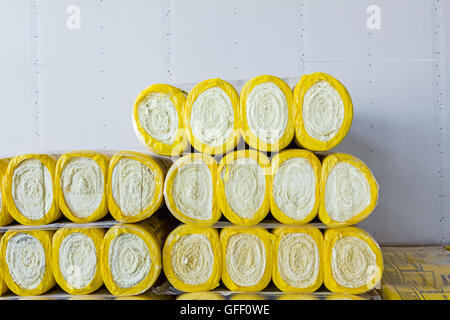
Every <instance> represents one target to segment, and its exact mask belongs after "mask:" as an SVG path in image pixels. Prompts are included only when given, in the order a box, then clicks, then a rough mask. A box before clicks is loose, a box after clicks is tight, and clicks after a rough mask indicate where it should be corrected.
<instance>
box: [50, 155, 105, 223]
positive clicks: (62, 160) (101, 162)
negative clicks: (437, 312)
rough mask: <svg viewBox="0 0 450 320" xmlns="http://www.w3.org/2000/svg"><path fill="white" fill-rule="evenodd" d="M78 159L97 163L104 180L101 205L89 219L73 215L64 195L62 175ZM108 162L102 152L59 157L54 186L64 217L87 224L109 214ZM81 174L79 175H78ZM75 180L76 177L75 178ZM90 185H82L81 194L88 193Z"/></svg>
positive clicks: (84, 180) (81, 177)
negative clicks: (66, 167) (107, 191)
mask: <svg viewBox="0 0 450 320" xmlns="http://www.w3.org/2000/svg"><path fill="white" fill-rule="evenodd" d="M76 158H89V159H92V160H93V161H95V163H96V164H97V165H98V166H99V167H100V170H101V171H102V178H103V197H102V199H101V202H100V204H99V205H98V207H97V208H96V209H95V210H94V211H93V212H92V213H91V214H90V215H89V216H87V217H79V216H77V215H76V214H75V213H73V212H72V211H71V209H70V207H69V206H68V204H67V202H66V199H65V196H64V193H63V186H62V185H61V175H62V172H63V170H64V168H65V166H66V165H67V164H69V163H70V161H71V160H73V159H76ZM108 162H109V159H108V157H107V156H106V155H104V154H101V153H100V152H95V151H73V152H68V153H65V154H63V155H61V157H59V159H58V162H57V163H56V172H55V179H54V186H55V196H56V201H57V203H58V205H59V207H60V209H61V211H62V213H63V214H64V216H66V217H67V219H69V220H71V221H73V222H76V223H87V222H94V221H97V220H100V219H101V218H103V217H104V216H105V215H106V214H107V213H108V203H107V198H106V185H107V181H108ZM78 174H79V173H78ZM73 179H75V175H74V178H73ZM79 179H83V180H82V181H83V182H86V181H88V180H86V179H84V177H83V176H80V177H79ZM88 183H89V181H88ZM89 187H90V186H89V185H87V186H86V185H82V188H83V190H80V192H82V193H83V192H86V191H88V190H86V189H89Z"/></svg>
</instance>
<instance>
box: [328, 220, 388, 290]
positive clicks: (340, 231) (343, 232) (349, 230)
mask: <svg viewBox="0 0 450 320" xmlns="http://www.w3.org/2000/svg"><path fill="white" fill-rule="evenodd" d="M353 237H355V238H358V239H360V240H362V241H363V242H364V243H365V244H366V245H367V246H368V248H369V249H370V251H371V252H372V254H373V255H375V266H373V267H372V266H369V265H368V262H367V261H363V260H362V259H364V258H363V257H366V256H365V255H364V252H362V250H361V249H360V248H355V247H353V248H350V249H349V250H348V251H347V252H346V255H345V263H346V265H343V266H341V267H342V268H344V270H345V271H347V273H348V274H347V275H346V277H347V278H351V277H355V276H364V275H363V274H364V273H365V275H367V278H366V280H367V282H366V283H365V284H363V285H361V286H359V287H354V286H352V287H350V286H344V285H341V284H339V283H338V282H337V281H336V279H335V275H334V272H333V271H332V264H333V262H334V261H333V260H334V259H335V257H334V248H335V245H336V243H337V241H338V240H341V239H344V238H353ZM324 240H325V241H324V258H323V262H324V284H325V286H326V287H327V288H328V290H330V291H332V292H335V293H349V294H361V293H364V292H367V291H369V290H371V289H373V288H374V287H375V286H376V285H377V284H378V283H379V282H380V280H381V277H382V274H383V256H382V253H381V249H380V247H379V245H378V243H377V242H376V241H375V240H374V239H373V238H372V236H370V234H368V233H367V232H366V231H364V230H361V229H359V228H356V227H341V228H332V229H327V230H325V235H324ZM366 258H367V257H366ZM358 266H360V267H363V268H364V267H365V269H364V270H362V271H360V270H356V268H357V267H358ZM366 272H367V273H366ZM352 280H353V279H352Z"/></svg>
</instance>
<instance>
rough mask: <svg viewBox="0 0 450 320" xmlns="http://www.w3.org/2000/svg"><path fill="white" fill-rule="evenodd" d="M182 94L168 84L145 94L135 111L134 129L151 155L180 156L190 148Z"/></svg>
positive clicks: (140, 97) (135, 105) (136, 103)
mask: <svg viewBox="0 0 450 320" xmlns="http://www.w3.org/2000/svg"><path fill="white" fill-rule="evenodd" d="M185 103H186V97H185V94H184V92H183V91H181V90H180V89H178V88H175V87H172V86H170V85H167V84H154V85H152V86H150V87H148V88H146V89H145V90H143V91H142V92H141V93H140V94H139V96H138V97H137V99H136V101H135V103H134V107H133V127H134V130H135V132H136V135H137V137H138V139H139V140H140V141H141V142H142V143H143V144H144V145H145V146H146V147H147V148H148V149H149V150H150V151H152V152H154V153H157V154H160V155H164V156H177V155H180V154H181V153H183V151H184V150H185V149H186V147H187V144H188V143H187V139H186V133H185V130H184V123H183V113H184V106H185Z"/></svg>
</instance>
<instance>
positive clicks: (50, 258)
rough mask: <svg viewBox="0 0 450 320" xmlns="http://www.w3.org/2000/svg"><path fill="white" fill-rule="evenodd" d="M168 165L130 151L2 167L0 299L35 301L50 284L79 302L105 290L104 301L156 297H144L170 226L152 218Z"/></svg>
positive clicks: (1, 163)
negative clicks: (9, 294) (6, 296)
mask: <svg viewBox="0 0 450 320" xmlns="http://www.w3.org/2000/svg"><path fill="white" fill-rule="evenodd" d="M170 164H171V162H169V161H168V160H167V159H162V158H158V157H152V156H149V155H147V154H142V153H136V152H130V151H121V152H118V153H116V154H114V155H111V156H108V155H106V154H103V153H100V152H94V151H73V152H68V153H65V154H62V155H60V156H53V155H45V154H28V155H20V156H17V157H14V158H12V159H5V160H0V179H1V181H2V184H1V198H0V201H1V212H0V224H1V225H2V226H3V227H2V228H1V229H2V231H3V233H2V234H1V241H0V254H1V256H0V259H1V273H0V275H1V279H0V285H1V286H0V289H1V290H0V291H1V293H2V294H3V293H5V292H6V291H7V290H8V289H9V290H10V291H11V292H12V293H14V294H17V295H20V296H39V295H43V294H44V293H46V292H48V291H49V290H50V289H52V288H53V287H55V286H56V284H58V286H59V287H60V288H61V289H62V290H63V291H65V293H66V294H69V295H73V296H85V295H88V294H91V293H93V292H96V291H98V290H100V291H101V290H103V291H101V292H105V291H106V290H104V289H101V288H102V286H103V285H105V287H106V289H107V290H108V291H109V293H110V294H111V295H112V296H135V297H137V298H140V299H153V298H157V297H155V296H154V295H152V294H149V293H151V292H149V291H148V290H149V289H150V288H151V287H152V286H153V285H154V284H155V282H156V281H157V279H158V278H159V275H160V274H161V272H162V259H161V250H162V246H163V244H164V241H165V239H166V237H167V235H168V233H169V232H170V231H171V230H172V229H173V226H172V225H171V223H170V219H166V218H165V217H162V216H161V215H160V214H155V213H156V211H157V210H158V209H159V208H160V206H161V205H162V203H163V202H164V201H163V186H164V176H165V173H166V172H167V169H168V167H169V166H170ZM108 213H109V214H110V218H109V219H108V216H107V215H108ZM62 215H64V216H65V218H66V219H64V218H63V217H62ZM169 215H170V214H169ZM111 217H112V218H113V219H111ZM14 220H15V221H16V222H17V223H19V224H20V225H19V226H17V225H13V226H9V224H10V223H12V222H13V221H14ZM67 220H70V222H69V223H68V222H67ZM21 225H23V226H29V227H22V226H21ZM55 290H56V293H57V295H58V296H60V297H61V298H63V297H65V295H64V294H63V295H60V293H58V292H59V291H58V290H57V289H55ZM144 293H146V294H144ZM142 294H144V295H142ZM97 296H98V295H97ZM101 296H104V297H107V296H105V294H101Z"/></svg>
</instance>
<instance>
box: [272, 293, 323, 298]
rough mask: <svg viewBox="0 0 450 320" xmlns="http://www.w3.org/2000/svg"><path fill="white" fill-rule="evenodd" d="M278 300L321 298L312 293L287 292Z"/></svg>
mask: <svg viewBox="0 0 450 320" xmlns="http://www.w3.org/2000/svg"><path fill="white" fill-rule="evenodd" d="M278 300H320V298H319V297H318V296H314V295H312V294H306V293H303V294H289V293H285V294H283V295H281V296H280V297H279V298H278Z"/></svg>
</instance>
